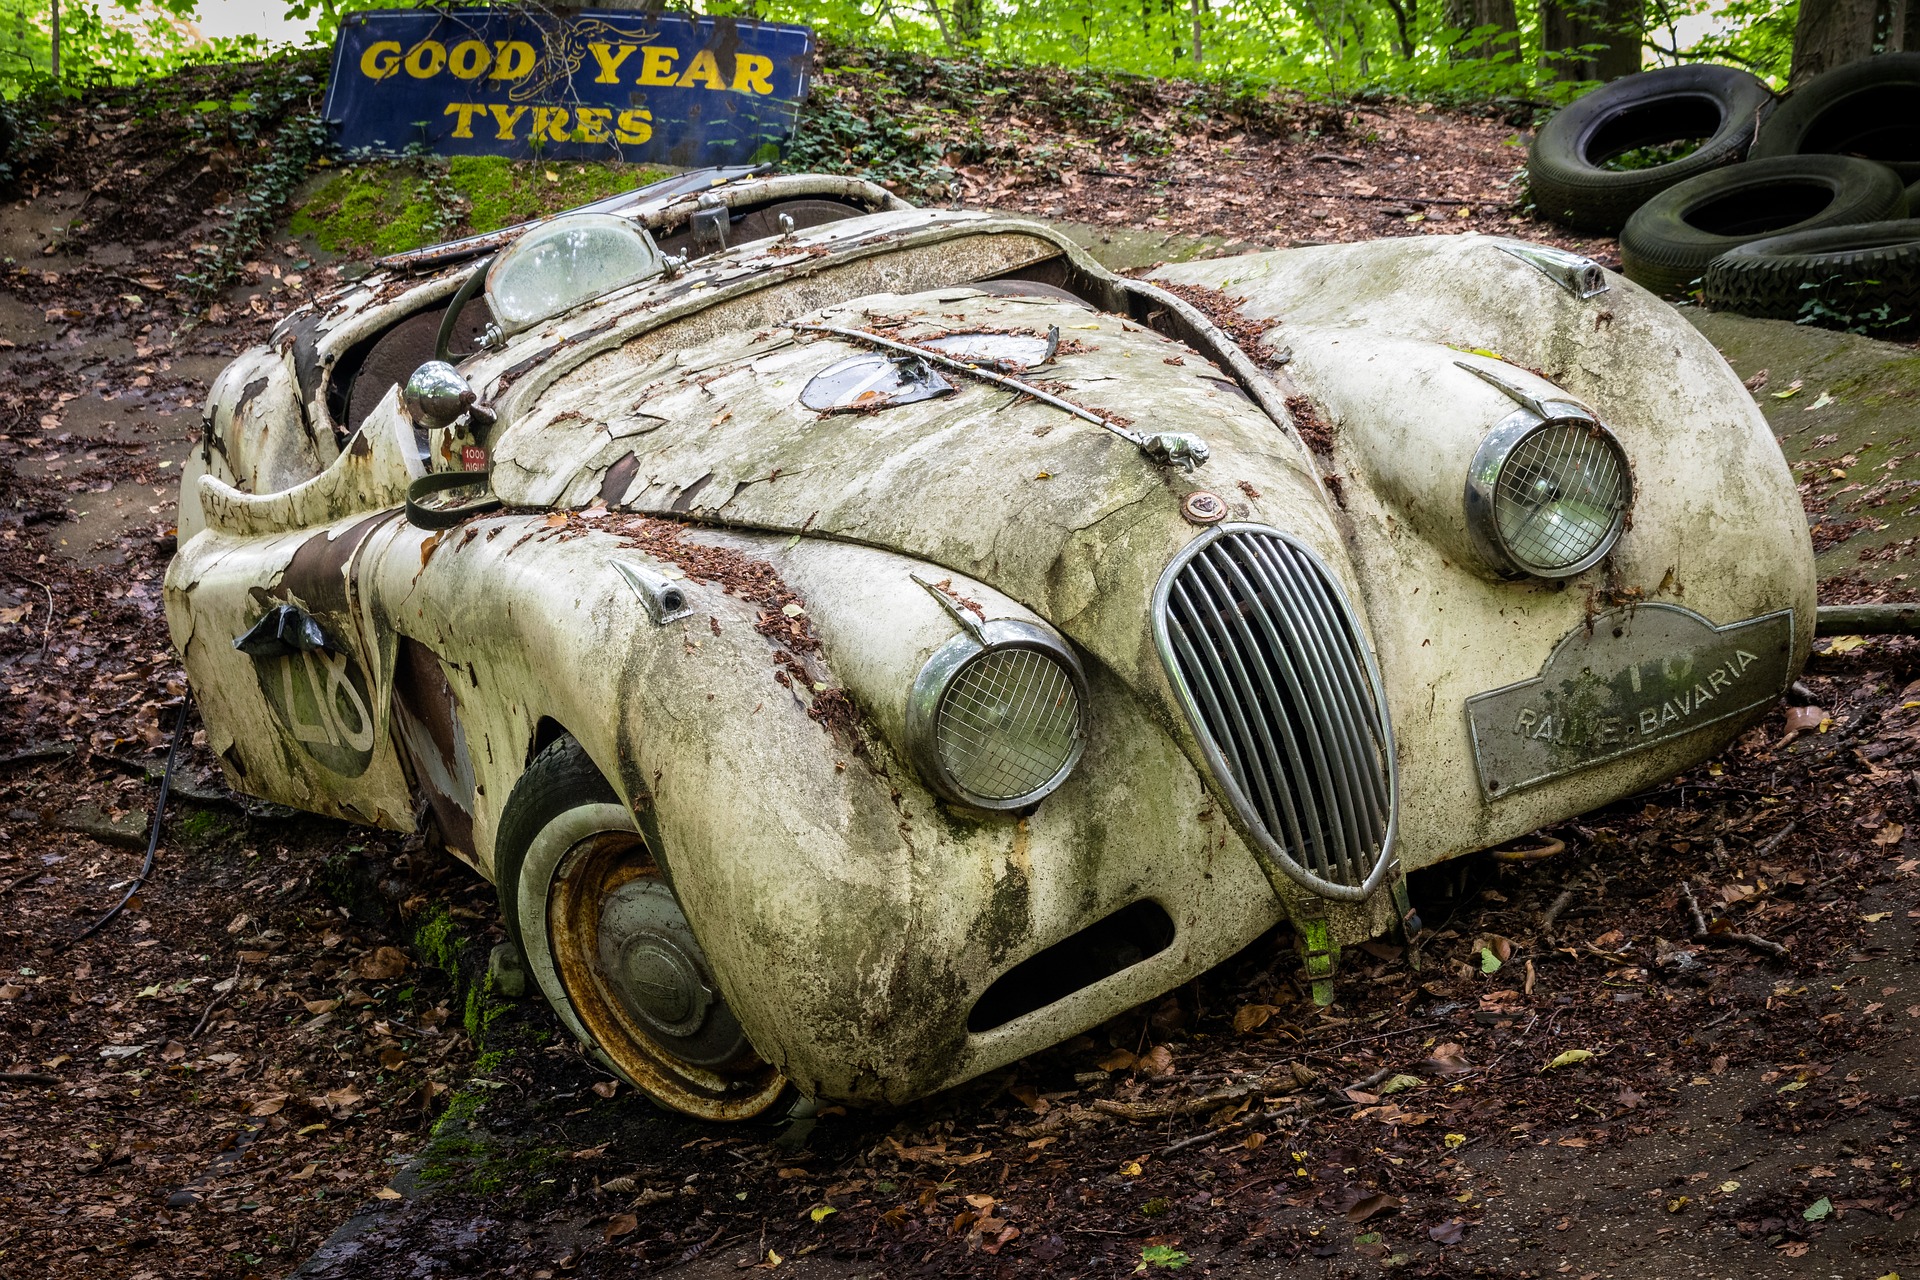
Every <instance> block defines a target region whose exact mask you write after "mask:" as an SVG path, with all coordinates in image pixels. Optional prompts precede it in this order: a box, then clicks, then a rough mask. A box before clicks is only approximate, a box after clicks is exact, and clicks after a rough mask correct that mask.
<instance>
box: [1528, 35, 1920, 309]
mask: <svg viewBox="0 0 1920 1280" xmlns="http://www.w3.org/2000/svg"><path fill="white" fill-rule="evenodd" d="M1693 139H1703V141H1701V142H1700V144H1699V145H1698V146H1697V147H1696V148H1694V149H1693V150H1692V151H1691V152H1689V153H1687V154H1685V155H1682V156H1679V157H1677V158H1674V159H1671V160H1666V159H1663V158H1662V157H1661V155H1660V152H1659V150H1658V149H1659V148H1661V147H1664V146H1667V145H1668V144H1673V143H1679V142H1683V141H1688V140H1693ZM1623 156H1625V157H1628V158H1629V159H1630V160H1640V161H1647V160H1651V161H1653V163H1642V164H1641V165H1640V166H1639V167H1631V168H1615V167H1612V166H1611V164H1610V162H1616V161H1618V160H1619V159H1620V158H1621V157H1623ZM1528 178H1529V183H1530V186H1531V188H1532V192H1533V199H1534V205H1535V207H1536V208H1537V209H1538V210H1539V211H1540V212H1541V213H1542V214H1544V215H1545V216H1547V217H1549V218H1552V219H1553V220H1555V221H1557V222H1560V223H1562V224H1564V225H1566V226H1568V227H1571V228H1573V229H1575V230H1580V231H1588V232H1598V233H1603V234H1610V233H1616V232H1617V233H1618V234H1619V237H1620V259H1621V269H1622V270H1623V271H1624V272H1625V274H1626V275H1627V277H1628V278H1629V279H1632V280H1634V281H1636V282H1637V283H1639V284H1642V285H1644V286H1646V287H1647V288H1650V289H1653V290H1656V291H1658V292H1661V293H1668V294H1679V293H1686V292H1689V291H1691V290H1693V289H1696V288H1697V289H1699V290H1700V293H1701V296H1702V298H1703V300H1704V301H1706V302H1707V303H1708V304H1709V305H1711V306H1715V307H1722V308H1726V309H1728V310H1734V311H1741V312H1744V313H1747V314H1752V315H1763V316H1773V317H1777V318H1780V319H1789V320H1813V321H1816V322H1818V321H1833V322H1840V323H1843V324H1845V323H1846V322H1847V318H1849V317H1858V318H1862V319H1863V320H1864V321H1865V322H1867V323H1868V324H1869V325H1871V326H1874V327H1881V328H1891V327H1896V326H1897V325H1898V324H1899V323H1900V322H1901V321H1903V320H1905V321H1909V322H1910V321H1913V320H1920V218H1914V217H1909V216H1908V215H1909V211H1910V210H1911V211H1912V212H1915V213H1920V53H1889V54H1882V55H1879V56H1877V57H1874V58H1870V59H1868V60H1866V61H1864V62H1857V63H1851V64H1848V65H1847V66H1843V67H1840V68H1837V69H1836V70H1834V71H1831V72H1828V73H1827V74H1825V75H1823V76H1820V77H1818V78H1816V79H1814V80H1812V81H1810V82H1808V83H1807V84H1806V85H1805V86H1804V87H1802V88H1801V89H1799V90H1797V91H1795V92H1794V93H1793V94H1792V95H1790V96H1789V97H1787V98H1785V99H1784V100H1776V99H1775V98H1774V96H1773V94H1772V92H1771V91H1770V90H1769V89H1768V88H1767V86H1766V85H1765V84H1764V83H1762V82H1761V81H1760V80H1759V79H1757V78H1756V77H1754V76H1752V75H1750V74H1748V73H1747V72H1744V71H1740V70H1737V69H1735V68H1731V67H1720V66H1710V65H1695V66H1686V67H1669V68H1664V69H1662V70H1658V71H1649V72H1644V73H1642V74H1639V75H1634V76H1627V77H1624V78H1622V79H1620V80H1616V81H1614V82H1613V83H1611V84H1608V85H1605V86H1603V87H1601V88H1600V89H1597V90H1595V91H1594V92H1593V93H1590V94H1588V95H1587V96H1585V97H1584V98H1581V99H1580V100H1579V101H1577V102H1575V103H1574V104H1573V105H1572V106H1570V107H1568V108H1567V109H1566V110H1564V111H1562V112H1560V113H1559V114H1558V115H1556V116H1555V117H1554V118H1553V119H1552V120H1550V121H1548V122H1547V124H1546V126H1545V127H1544V128H1542V129H1541V131H1540V134H1539V137H1538V138H1537V139H1536V140H1535V142H1534V146H1533V149H1532V154H1531V156H1530V157H1529V160H1528ZM1848 327H1852V326H1851V325H1848Z"/></svg>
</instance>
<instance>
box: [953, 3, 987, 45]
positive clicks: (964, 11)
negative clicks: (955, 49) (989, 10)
mask: <svg viewBox="0 0 1920 1280" xmlns="http://www.w3.org/2000/svg"><path fill="white" fill-rule="evenodd" d="M982 7H983V6H982V4H981V0H953V34H954V35H955V36H956V37H957V38H958V39H959V41H960V43H961V44H978V43H980V37H981V35H982V34H983V33H984V32H985V30H986V25H985V23H984V21H983V19H982V14H981V10H982Z"/></svg>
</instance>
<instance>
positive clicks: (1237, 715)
mask: <svg viewBox="0 0 1920 1280" xmlns="http://www.w3.org/2000/svg"><path fill="white" fill-rule="evenodd" d="M1193 588H1194V591H1195V592H1198V593H1199V594H1201V595H1202V596H1203V597H1206V590H1205V587H1204V585H1203V584H1201V583H1199V582H1195V583H1194V584H1193ZM1181 594H1182V596H1183V597H1185V599H1184V603H1185V605H1186V614H1187V622H1188V630H1189V633H1190V634H1191V635H1194V636H1197V637H1198V638H1199V641H1200V643H1201V644H1202V645H1204V646H1205V647H1206V651H1207V656H1208V658H1209V659H1211V661H1210V662H1209V664H1208V666H1209V676H1211V677H1212V678H1213V680H1214V681H1215V682H1216V683H1217V684H1218V686H1219V689H1218V693H1219V695H1222V696H1219V697H1217V698H1216V705H1218V706H1222V707H1225V708H1226V711H1227V715H1226V716H1224V717H1222V718H1221V719H1219V720H1216V721H1214V723H1215V724H1217V725H1219V726H1220V728H1221V730H1222V734H1221V736H1222V737H1224V738H1226V739H1227V741H1228V742H1230V743H1231V744H1232V747H1233V752H1234V756H1235V758H1236V759H1237V760H1238V761H1239V762H1240V767H1241V768H1242V769H1243V770H1246V771H1247V775H1248V776H1250V779H1251V782H1252V784H1253V787H1254V789H1255V790H1257V791H1258V793H1259V794H1258V795H1257V796H1255V797H1254V799H1255V802H1256V803H1257V804H1259V806H1260V809H1261V811H1262V813H1263V814H1266V815H1272V814H1274V813H1276V812H1278V811H1279V805H1278V804H1277V803H1276V799H1277V797H1276V795H1275V792H1274V789H1273V788H1272V787H1271V786H1270V785H1269V784H1270V781H1271V780H1270V779H1269V777H1268V775H1267V773H1266V771H1265V770H1263V769H1260V768H1259V767H1258V764H1257V762H1258V761H1259V760H1260V759H1261V752H1260V744H1259V743H1258V742H1256V741H1255V740H1254V737H1255V735H1254V732H1253V728H1252V724H1251V722H1250V719H1249V717H1248V714H1247V713H1248V711H1249V710H1253V711H1255V713H1256V714H1257V712H1258V708H1257V706H1252V707H1250V706H1249V703H1248V700H1247V697H1246V690H1245V685H1244V683H1242V684H1240V685H1239V686H1238V687H1236V685H1235V682H1234V681H1233V679H1232V676H1233V673H1234V668H1235V666H1237V655H1235V654H1234V651H1233V648H1232V646H1231V644H1230V643H1229V644H1227V645H1225V646H1224V651H1225V653H1226V654H1227V655H1228V657H1227V658H1223V657H1222V656H1221V654H1222V650H1223V646H1222V644H1221V643H1219V642H1220V641H1223V640H1225V639H1226V637H1224V636H1216V635H1215V634H1214V633H1215V632H1216V631H1217V630H1218V628H1216V627H1213V626H1209V625H1208V624H1207V618H1208V617H1209V616H1212V615H1213V614H1215V613H1217V612H1218V609H1217V606H1215V605H1214V604H1213V602H1212V600H1211V598H1210V597H1207V599H1208V607H1207V608H1205V609H1201V608H1197V607H1195V605H1194V603H1193V600H1192V597H1191V595H1190V594H1189V593H1188V592H1186V591H1185V590H1184V586H1183V589H1182V591H1181ZM1229 659H1232V661H1231V662H1230V661H1229ZM1242 674H1244V673H1242ZM1308 829H1310V828H1308Z"/></svg>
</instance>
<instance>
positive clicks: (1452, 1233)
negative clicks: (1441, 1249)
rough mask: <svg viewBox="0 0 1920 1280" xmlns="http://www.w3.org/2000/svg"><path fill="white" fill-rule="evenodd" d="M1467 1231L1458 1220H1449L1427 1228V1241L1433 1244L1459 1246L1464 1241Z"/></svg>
mask: <svg viewBox="0 0 1920 1280" xmlns="http://www.w3.org/2000/svg"><path fill="white" fill-rule="evenodd" d="M1466 1236H1467V1229H1466V1226H1465V1224H1463V1223H1462V1222H1461V1221H1460V1219H1458V1218H1451V1219H1449V1220H1447V1221H1446V1222H1443V1223H1441V1224H1440V1225H1439V1226H1437V1227H1428V1228H1427V1239H1429V1240H1431V1241H1433V1242H1434V1243H1435V1244H1459V1243H1460V1242H1461V1241H1462V1240H1464V1239H1466Z"/></svg>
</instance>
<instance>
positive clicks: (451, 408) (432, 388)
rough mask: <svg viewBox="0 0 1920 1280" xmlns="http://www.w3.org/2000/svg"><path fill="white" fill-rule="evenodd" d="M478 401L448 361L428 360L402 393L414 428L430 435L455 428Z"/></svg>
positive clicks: (414, 374) (416, 371) (410, 379)
mask: <svg viewBox="0 0 1920 1280" xmlns="http://www.w3.org/2000/svg"><path fill="white" fill-rule="evenodd" d="M477 399H479V397H478V396H476V395H474V393H473V386H472V385H471V384H470V383H469V382H468V381H467V380H466V378H465V377H464V376H462V374H461V373H460V371H459V370H458V369H456V368H454V367H453V366H452V365H450V364H448V363H447V362H446V361H445V360H429V361H427V362H426V363H425V364H423V365H421V366H420V367H419V368H418V369H415V370H414V371H413V376H412V377H410V378H408V379H407V385H406V387H405V388H404V389H402V391H401V393H400V404H401V407H402V408H404V409H405V410H406V411H407V417H409V418H411V419H412V420H413V425H414V426H416V427H420V428H423V429H425V430H428V431H442V430H445V429H446V428H448V427H450V426H452V425H453V424H454V422H455V421H457V420H458V419H459V417H460V415H461V414H463V413H465V412H467V410H469V409H471V408H472V407H473V404H474V401H476V400H477Z"/></svg>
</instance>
